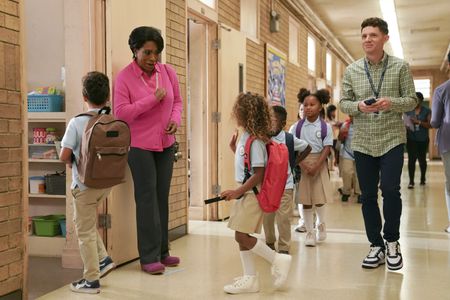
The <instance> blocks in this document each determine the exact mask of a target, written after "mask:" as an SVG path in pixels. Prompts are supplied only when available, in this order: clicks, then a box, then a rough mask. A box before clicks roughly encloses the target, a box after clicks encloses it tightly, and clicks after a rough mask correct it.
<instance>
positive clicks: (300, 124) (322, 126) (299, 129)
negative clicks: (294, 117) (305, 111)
mask: <svg viewBox="0 0 450 300" xmlns="http://www.w3.org/2000/svg"><path fill="white" fill-rule="evenodd" d="M304 123H305V118H303V119H301V120H300V121H298V123H297V127H296V129H295V136H296V137H297V138H298V139H299V138H300V134H301V133H302V127H303V124H304ZM320 136H321V138H322V142H323V140H324V139H325V137H326V136H327V123H325V121H324V120H323V119H322V118H320Z"/></svg>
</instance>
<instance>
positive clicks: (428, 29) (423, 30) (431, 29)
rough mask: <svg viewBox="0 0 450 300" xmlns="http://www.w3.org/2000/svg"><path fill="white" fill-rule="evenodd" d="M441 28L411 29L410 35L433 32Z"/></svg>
mask: <svg viewBox="0 0 450 300" xmlns="http://www.w3.org/2000/svg"><path fill="white" fill-rule="evenodd" d="M440 29H441V28H440V27H437V26H436V27H426V28H413V29H411V34H414V33H423V32H434V31H439V30H440Z"/></svg>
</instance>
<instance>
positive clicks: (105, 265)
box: [100, 256, 116, 278]
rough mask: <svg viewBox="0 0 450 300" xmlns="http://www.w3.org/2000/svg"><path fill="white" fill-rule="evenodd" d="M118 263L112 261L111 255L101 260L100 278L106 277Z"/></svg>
mask: <svg viewBox="0 0 450 300" xmlns="http://www.w3.org/2000/svg"><path fill="white" fill-rule="evenodd" d="M115 267H116V265H115V264H114V262H113V261H112V259H111V257H109V256H107V257H105V258H104V259H102V260H101V261H100V278H103V277H105V276H106V275H108V274H109V272H111V271H112V270H113V269H114V268H115Z"/></svg>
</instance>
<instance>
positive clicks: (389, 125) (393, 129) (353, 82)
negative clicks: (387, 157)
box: [339, 53, 417, 157]
mask: <svg viewBox="0 0 450 300" xmlns="http://www.w3.org/2000/svg"><path fill="white" fill-rule="evenodd" d="M386 57H387V54H386V53H385V54H384V56H383V59H382V60H381V62H379V63H378V64H371V63H370V62H369V61H367V62H368V64H367V65H368V67H369V72H370V75H371V76H372V81H373V84H374V86H375V89H376V88H378V84H379V81H380V77H381V73H382V71H383V65H384V61H385V60H386ZM365 59H366V58H361V59H359V60H358V61H356V62H354V63H352V64H351V65H349V66H348V67H347V69H346V70H345V74H344V79H343V83H342V97H341V100H340V102H339V103H340V108H341V110H342V112H344V113H346V114H348V115H352V116H353V124H354V126H353V127H354V134H353V140H352V144H351V147H352V150H353V151H358V152H362V153H364V154H368V155H370V156H373V157H378V156H382V155H384V154H385V153H387V152H388V151H389V150H391V149H392V148H394V147H396V146H398V145H400V144H404V143H406V130H405V125H404V123H403V120H402V114H403V113H404V112H407V111H410V110H413V109H414V108H415V107H416V105H417V98H416V92H415V88H414V81H413V77H412V75H411V71H410V69H409V65H408V64H407V63H406V62H405V61H403V60H401V59H399V58H397V57H394V56H390V55H389V59H388V64H387V69H386V73H385V75H384V80H383V84H382V86H381V91H380V94H379V96H378V97H379V98H381V97H388V98H390V99H391V102H392V106H391V109H390V110H389V111H386V112H379V113H378V114H374V113H370V114H368V113H362V112H360V111H359V110H358V103H359V101H361V100H365V99H367V98H370V97H374V93H373V91H372V88H371V86H370V83H369V79H368V78H367V75H366V72H365V70H364V60H365Z"/></svg>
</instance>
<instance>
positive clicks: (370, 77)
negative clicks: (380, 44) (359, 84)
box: [364, 54, 389, 99]
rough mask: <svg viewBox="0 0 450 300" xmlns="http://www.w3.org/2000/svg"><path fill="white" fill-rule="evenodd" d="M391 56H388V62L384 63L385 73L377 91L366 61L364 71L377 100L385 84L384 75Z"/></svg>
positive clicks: (382, 74)
mask: <svg viewBox="0 0 450 300" xmlns="http://www.w3.org/2000/svg"><path fill="white" fill-rule="evenodd" d="M388 59H389V56H388V55H387V54H386V60H385V61H384V65H383V72H382V73H381V77H380V82H378V89H377V90H375V85H374V84H373V80H372V76H370V72H369V67H368V66H367V60H366V59H364V70H365V71H366V75H367V78H368V79H369V83H370V87H371V88H372V91H373V94H374V96H375V98H376V99H378V95H379V94H380V91H381V85H382V84H383V79H384V74H385V73H386V70H387V64H388Z"/></svg>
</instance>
